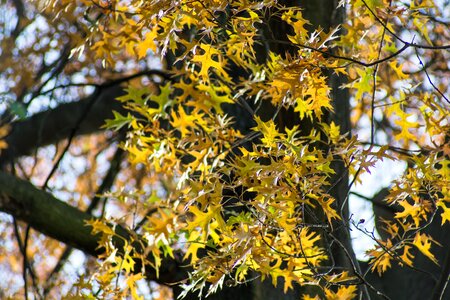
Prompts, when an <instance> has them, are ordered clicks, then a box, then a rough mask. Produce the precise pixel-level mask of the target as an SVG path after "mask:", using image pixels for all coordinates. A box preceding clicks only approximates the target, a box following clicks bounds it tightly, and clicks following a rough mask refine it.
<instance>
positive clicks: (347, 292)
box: [325, 285, 357, 300]
mask: <svg viewBox="0 0 450 300" xmlns="http://www.w3.org/2000/svg"><path fill="white" fill-rule="evenodd" d="M356 292H357V288H356V285H349V286H340V287H339V288H338V290H337V292H336V293H334V292H333V291H332V290H330V289H327V288H326V289H325V296H326V298H327V300H351V299H354V298H355V297H356Z"/></svg>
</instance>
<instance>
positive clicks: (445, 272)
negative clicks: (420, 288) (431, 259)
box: [431, 250, 450, 300]
mask: <svg viewBox="0 0 450 300" xmlns="http://www.w3.org/2000/svg"><path fill="white" fill-rule="evenodd" d="M449 279H450V250H447V255H446V256H445V261H444V264H443V269H442V272H441V275H440V276H439V279H438V282H437V283H436V286H435V287H434V289H433V296H432V297H431V300H442V299H444V293H445V289H446V288H447V285H448V281H449Z"/></svg>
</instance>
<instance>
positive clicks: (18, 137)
mask: <svg viewBox="0 0 450 300" xmlns="http://www.w3.org/2000/svg"><path fill="white" fill-rule="evenodd" d="M123 93H124V92H123V88H122V87H120V86H119V85H114V86H111V87H108V88H102V89H101V91H100V92H99V93H94V94H93V95H91V96H89V97H86V98H84V99H82V100H80V101H76V102H71V103H66V104H61V105H59V106H58V107H56V108H54V109H51V110H47V111H44V112H40V113H37V114H35V115H33V116H31V117H30V118H28V119H26V120H23V121H18V122H14V123H12V126H11V127H12V128H11V132H10V134H9V135H8V137H7V138H6V143H7V144H8V148H7V149H4V150H3V151H2V152H1V154H0V166H3V165H5V164H6V163H7V162H10V161H12V160H14V159H16V158H17V157H19V156H23V155H29V154H31V153H32V152H33V151H34V150H35V149H37V148H39V147H42V146H46V145H50V144H53V143H56V142H58V141H60V140H62V139H65V138H67V137H68V136H69V135H70V134H71V132H72V131H73V129H74V128H75V127H76V126H77V125H78V124H77V122H78V120H80V119H81V118H82V117H83V116H82V115H83V114H84V113H85V112H86V107H87V106H88V105H89V103H92V97H98V99H97V100H95V101H94V102H95V103H94V105H93V106H92V107H91V109H90V110H89V112H88V113H87V114H86V116H84V119H83V121H82V122H81V123H80V124H79V126H78V129H77V131H76V133H75V135H76V136H78V135H84V134H89V133H93V132H96V131H98V130H100V128H101V126H102V125H103V124H104V123H105V119H108V118H112V117H113V114H112V111H113V110H116V111H124V108H123V107H122V105H121V103H120V102H119V101H116V100H115V98H117V97H119V96H121V95H123Z"/></svg>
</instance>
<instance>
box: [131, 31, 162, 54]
mask: <svg viewBox="0 0 450 300" xmlns="http://www.w3.org/2000/svg"><path fill="white" fill-rule="evenodd" d="M157 30H158V27H157V26H153V28H152V30H151V31H149V32H147V33H146V34H145V38H144V40H143V41H141V42H140V43H138V44H137V46H136V50H137V54H138V58H139V59H141V58H143V57H144V56H146V55H147V51H148V50H152V51H153V53H156V37H157V34H158V32H157Z"/></svg>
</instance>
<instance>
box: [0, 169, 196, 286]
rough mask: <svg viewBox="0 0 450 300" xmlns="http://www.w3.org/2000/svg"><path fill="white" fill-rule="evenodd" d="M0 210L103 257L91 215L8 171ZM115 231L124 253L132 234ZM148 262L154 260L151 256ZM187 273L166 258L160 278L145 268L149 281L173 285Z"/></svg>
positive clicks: (1, 175)
mask: <svg viewBox="0 0 450 300" xmlns="http://www.w3.org/2000/svg"><path fill="white" fill-rule="evenodd" d="M0 211H3V212H6V213H8V214H11V215H12V216H14V217H15V218H17V219H19V220H22V221H24V222H26V223H28V224H29V225H30V226H31V227H32V228H33V229H35V230H37V231H39V232H42V233H43V234H45V235H47V236H49V237H51V238H54V239H56V240H59V241H61V242H63V243H66V244H67V245H70V246H72V247H74V248H77V249H79V250H81V251H83V252H85V253H86V254H89V255H92V256H96V257H97V256H98V255H100V254H102V251H103V250H102V249H99V248H98V241H99V239H100V236H98V235H92V233H91V228H90V227H88V226H86V221H88V220H92V219H93V217H92V216H91V215H89V214H87V213H85V212H82V211H80V210H78V209H77V208H75V207H73V206H70V205H69V204H67V203H65V202H63V201H61V200H58V199H57V198H55V197H54V196H53V195H51V194H50V193H47V192H45V191H42V190H40V189H39V188H37V187H35V186H34V185H32V184H31V183H29V182H27V181H24V180H22V179H19V178H17V177H15V176H12V175H10V174H7V173H5V172H0ZM114 230H115V233H116V235H117V237H115V238H113V243H114V244H115V245H116V247H117V248H118V249H119V250H121V249H123V245H124V241H130V240H131V235H132V233H130V232H129V231H127V230H126V229H125V228H123V227H121V226H119V225H116V226H114ZM142 245H145V243H144V242H141V241H139V240H138V241H137V242H134V243H133V246H134V247H135V251H138V252H140V251H143V250H144V249H142ZM139 248H140V249H139ZM147 259H148V260H150V261H153V259H152V257H151V254H150V256H149V257H148V258H147ZM139 265H142V262H139V261H136V266H135V268H134V270H136V271H137V272H139V271H140V270H141V267H140V266H139ZM188 270H189V269H188V268H186V267H183V266H182V265H181V262H179V261H177V260H175V259H172V258H164V259H163V260H162V264H161V268H160V270H159V277H157V273H156V271H155V270H154V269H152V268H146V274H145V275H146V278H147V279H148V280H154V281H156V282H158V283H160V284H170V283H175V282H179V281H181V280H184V279H186V278H187V272H188Z"/></svg>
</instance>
